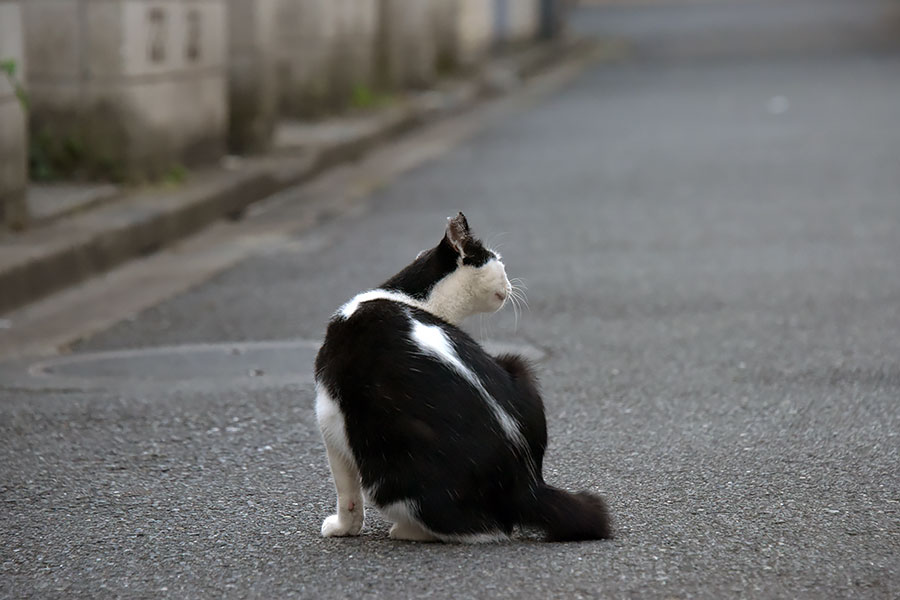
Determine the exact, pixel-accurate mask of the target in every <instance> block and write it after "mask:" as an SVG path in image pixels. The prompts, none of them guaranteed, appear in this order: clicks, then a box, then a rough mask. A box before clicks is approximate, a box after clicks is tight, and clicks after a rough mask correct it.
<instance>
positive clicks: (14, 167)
mask: <svg viewBox="0 0 900 600" xmlns="http://www.w3.org/2000/svg"><path fill="white" fill-rule="evenodd" d="M24 55H25V52H24V39H23V36H22V6H21V3H19V2H0V61H13V62H14V64H15V65H16V79H17V80H19V81H24V77H25V66H26V65H25V56H24ZM26 131H27V128H26V110H25V107H24V106H22V103H21V102H20V100H19V98H18V97H17V96H16V89H15V85H14V84H13V83H12V82H10V81H8V79H7V76H6V74H5V73H0V228H2V227H8V228H11V229H21V228H23V227H25V226H26V225H27V224H28V211H27V206H26V203H25V195H26V189H27V185H28V138H27V134H26Z"/></svg>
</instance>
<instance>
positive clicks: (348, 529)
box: [322, 515, 362, 537]
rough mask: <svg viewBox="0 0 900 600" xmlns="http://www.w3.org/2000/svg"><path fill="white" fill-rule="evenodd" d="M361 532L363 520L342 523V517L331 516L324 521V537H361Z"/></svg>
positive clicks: (350, 520)
mask: <svg viewBox="0 0 900 600" xmlns="http://www.w3.org/2000/svg"><path fill="white" fill-rule="evenodd" d="M360 530H362V519H348V520H345V521H341V518H340V515H331V516H330V517H328V518H327V519H325V520H324V521H322V537H346V536H348V535H359V532H360Z"/></svg>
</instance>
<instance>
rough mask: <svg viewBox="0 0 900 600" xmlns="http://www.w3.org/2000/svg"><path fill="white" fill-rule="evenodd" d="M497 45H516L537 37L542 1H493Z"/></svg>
mask: <svg viewBox="0 0 900 600" xmlns="http://www.w3.org/2000/svg"><path fill="white" fill-rule="evenodd" d="M492 2H493V5H494V11H493V13H494V14H493V20H494V28H493V29H494V36H495V43H496V44H497V45H500V46H503V45H515V44H520V43H523V42H527V41H530V40H533V39H534V38H535V37H537V34H538V28H539V25H540V0H492Z"/></svg>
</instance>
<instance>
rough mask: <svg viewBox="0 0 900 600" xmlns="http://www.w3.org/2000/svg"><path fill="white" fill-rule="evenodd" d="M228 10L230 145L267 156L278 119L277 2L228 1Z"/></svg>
mask: <svg viewBox="0 0 900 600" xmlns="http://www.w3.org/2000/svg"><path fill="white" fill-rule="evenodd" d="M228 9H229V14H228V24H229V26H228V50H229V51H228V73H229V77H228V104H229V131H228V145H229V148H230V150H231V151H233V152H239V153H243V152H258V151H263V150H265V149H266V148H267V147H268V146H269V142H270V140H271V137H272V131H273V129H274V127H275V120H276V118H277V114H278V79H277V73H276V58H277V57H276V51H277V36H276V33H277V27H276V25H277V18H278V14H277V9H278V0H253V1H250V0H229V3H228Z"/></svg>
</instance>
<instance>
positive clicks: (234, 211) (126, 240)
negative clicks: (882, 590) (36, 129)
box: [0, 40, 591, 314]
mask: <svg viewBox="0 0 900 600" xmlns="http://www.w3.org/2000/svg"><path fill="white" fill-rule="evenodd" d="M590 47H591V46H590V44H589V43H587V42H580V41H573V40H568V41H561V42H554V43H549V44H542V45H538V46H534V47H530V48H528V49H527V50H523V51H520V52H517V53H515V54H510V55H506V56H501V57H497V58H495V59H494V60H492V61H490V62H489V63H488V64H487V65H486V66H485V67H483V68H482V69H480V70H479V71H478V72H477V73H476V74H475V75H474V76H472V77H471V78H469V79H466V80H459V79H455V80H452V79H451V80H446V81H443V82H442V83H441V84H439V85H438V86H437V87H436V88H435V89H433V90H429V91H427V92H422V93H418V94H415V95H410V96H406V97H403V98H401V99H398V100H396V101H394V102H392V103H391V104H390V105H389V106H387V107H385V108H384V109H380V110H377V111H373V112H368V113H364V114H357V115H350V116H344V117H339V118H334V119H329V120H324V121H317V122H291V121H286V122H282V123H281V124H280V125H279V127H278V130H277V131H276V135H275V142H274V146H273V149H272V150H271V151H270V152H269V153H268V154H266V155H262V156H252V157H226V158H225V159H223V160H222V161H221V163H220V165H218V166H215V167H209V168H205V169H201V170H195V171H191V172H190V173H189V174H187V175H186V176H185V177H184V180H183V181H169V182H163V183H159V184H155V185H152V186H144V187H141V188H134V189H129V188H124V187H117V186H112V185H104V184H98V185H70V184H60V185H53V186H47V185H42V186H36V187H35V189H34V191H33V192H32V191H31V190H30V193H29V196H30V197H29V204H30V208H31V209H32V211H33V212H34V213H35V214H36V215H37V216H38V217H39V218H38V219H37V221H38V227H37V228H35V229H32V230H29V231H26V232H23V233H18V234H17V233H2V234H0V314H2V313H5V312H8V311H10V310H12V309H14V308H16V307H19V306H22V305H24V304H27V303H29V302H32V301H34V300H37V299H39V298H41V297H43V296H46V295H48V294H50V293H52V292H55V291H58V290H61V289H63V288H65V287H67V286H71V285H74V284H76V283H78V282H80V281H83V280H84V279H86V278H88V277H91V276H93V275H96V274H98V273H102V272H104V271H107V270H109V269H111V268H113V267H115V266H116V265H118V264H121V263H122V262H124V261H127V260H129V259H131V258H134V257H138V256H142V255H146V254H150V253H152V252H155V251H156V250H158V249H160V248H162V247H164V246H166V245H167V244H170V243H172V242H174V241H176V240H178V239H181V238H184V237H185V236H188V235H190V234H191V233H194V232H196V231H198V230H200V229H201V228H203V227H204V226H206V225H208V224H210V223H212V222H214V221H216V220H218V219H221V218H223V217H231V218H239V217H240V215H241V213H242V211H243V210H244V209H245V208H246V207H247V206H248V205H250V204H252V203H254V202H256V201H259V200H261V199H263V198H265V197H267V196H269V195H271V194H273V193H275V192H277V191H279V190H281V189H284V188H286V187H289V186H293V185H297V184H299V183H303V182H304V181H306V180H308V179H310V178H311V177H313V176H314V175H316V174H318V173H320V172H322V171H323V170H325V169H328V168H329V167H332V166H334V165H337V164H340V163H342V162H346V161H350V160H354V159H356V158H358V157H359V156H361V155H363V154H364V153H365V152H367V151H368V150H369V149H371V148H372V147H373V146H375V145H377V144H379V143H381V142H383V141H384V140H386V139H389V138H391V137H393V136H396V135H399V134H401V133H403V132H404V131H407V130H409V129H411V128H414V127H416V126H418V125H421V124H423V123H426V122H430V121H433V120H435V119H439V118H441V117H445V116H449V115H451V114H454V113H457V112H459V111H462V110H465V109H467V108H469V107H471V106H472V105H474V104H475V103H477V102H478V101H479V100H481V99H484V98H487V97H490V96H493V95H497V94H501V93H506V92H509V91H511V90H512V89H514V88H515V87H516V86H517V84H518V82H520V81H521V80H522V79H526V78H529V77H531V76H532V75H534V74H536V73H538V72H540V71H541V70H543V69H545V68H548V67H549V66H551V65H554V64H556V63H558V62H561V61H564V60H566V59H569V58H573V57H579V56H583V55H584V54H585V53H586V52H588V51H589V50H590Z"/></svg>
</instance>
